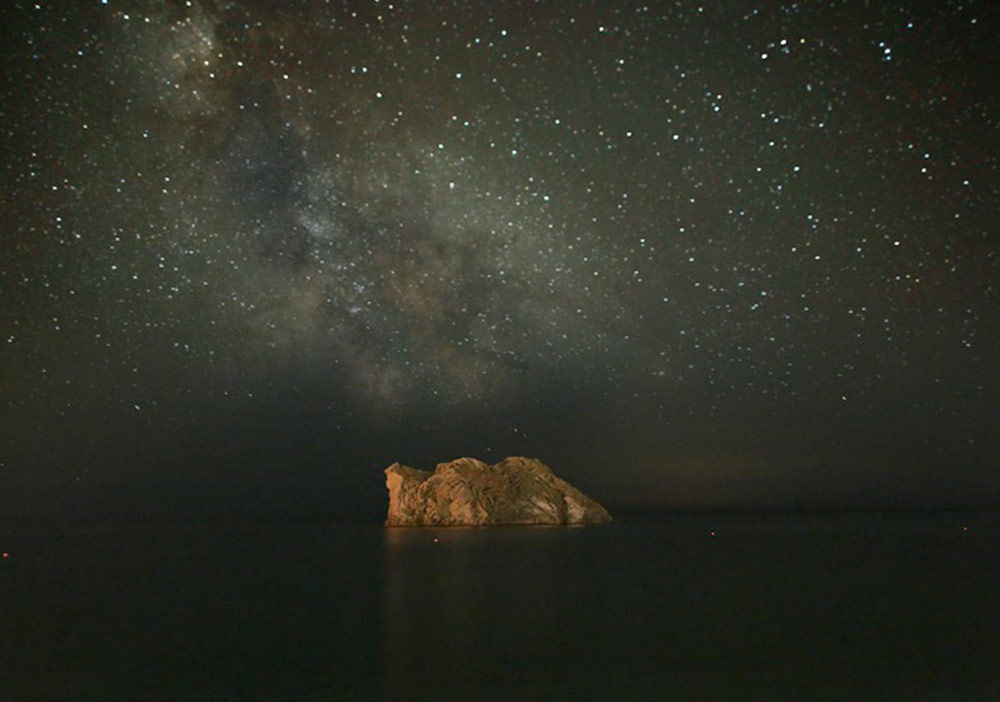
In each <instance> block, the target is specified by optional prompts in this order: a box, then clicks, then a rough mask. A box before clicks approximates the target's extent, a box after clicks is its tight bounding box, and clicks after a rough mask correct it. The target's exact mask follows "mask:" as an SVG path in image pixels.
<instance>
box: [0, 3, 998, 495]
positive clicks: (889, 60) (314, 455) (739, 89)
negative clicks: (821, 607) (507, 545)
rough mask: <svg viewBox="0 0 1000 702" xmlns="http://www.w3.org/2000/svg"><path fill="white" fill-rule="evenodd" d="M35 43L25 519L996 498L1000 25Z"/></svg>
mask: <svg viewBox="0 0 1000 702" xmlns="http://www.w3.org/2000/svg"><path fill="white" fill-rule="evenodd" d="M865 5H868V6H867V7H866V6H865ZM0 12H2V23H0V24H2V26H3V30H2V32H3V33H2V41H0V47H2V48H0V51H2V57H3V58H2V60H3V76H4V77H3V83H2V96H0V97H2V102H0V105H2V123H3V132H2V137H0V138H2V150H3V151H2V153H3V181H2V182H3V193H2V195H3V197H2V200H0V213H2V221H3V229H2V254H0V255H2V269H0V296H2V300H3V306H2V311H3V314H2V316H0V334H2V336H0V339H2V341H3V348H2V350H0V353H2V358H3V361H2V364H3V365H2V373H3V375H2V388H3V399H2V411H3V421H2V423H3V429H2V430H0V431H2V434H0V438H2V441H3V446H4V448H3V449H2V451H3V455H0V459H2V462H3V464H2V470H3V471H4V472H5V473H6V475H7V476H8V479H7V481H6V482H7V483H8V485H9V489H8V490H7V491H6V492H7V493H8V494H7V496H5V497H4V498H3V499H4V500H5V502H4V504H5V505H7V506H6V509H7V510H8V511H11V512H13V513H16V514H17V513H20V514H36V513H38V514H43V513H61V512H66V511H69V512H74V513H76V512H86V513H91V512H95V513H101V512H105V511H113V510H119V511H128V510H129V509H132V510H134V511H142V510H147V509H150V508H151V505H153V504H154V503H155V504H160V505H161V507H162V509H163V510H165V511H170V510H183V509H185V508H188V509H196V510H209V511H211V510H213V509H223V508H228V507H230V506H231V507H232V508H233V509H244V508H249V507H248V506H250V505H253V506H254V508H255V509H259V510H260V511H263V512H267V511H274V510H283V511H289V510H290V511H322V510H324V509H327V508H329V509H331V510H333V511H336V510H337V509H350V508H357V509H367V505H369V504H373V503H374V502H375V501H377V498H376V496H377V493H378V490H380V489H381V488H380V483H379V477H378V476H379V474H378V470H377V469H378V468H379V467H380V466H382V465H386V464H388V463H390V462H392V461H395V460H404V461H407V462H410V463H416V464H418V465H421V464H423V466H424V467H427V465H426V464H427V463H428V462H431V461H434V460H445V459H450V458H453V457H455V456H458V455H463V454H471V455H477V456H479V457H480V458H483V459H486V460H490V459H495V458H500V457H503V456H504V455H507V454H526V455H535V456H538V457H540V458H542V459H544V460H546V461H548V462H549V463H550V464H552V465H553V466H554V467H556V468H557V469H558V470H559V472H560V473H561V474H565V475H566V476H567V477H568V478H570V479H573V480H575V481H577V482H579V483H580V484H581V485H582V486H583V487H585V488H588V489H589V491H590V492H592V493H594V494H595V495H597V496H599V497H601V498H603V499H605V500H606V501H609V502H612V503H614V502H615V501H618V502H620V503H622V504H647V503H648V504H677V505H687V504H728V503H733V502H738V503H743V502H748V503H752V504H799V503H802V504H815V503H826V502H837V503H841V502H843V503H867V502H876V503H885V502H890V503H897V502H902V503H908V502H912V501H916V502H935V503H942V504H945V503H947V504H951V503H962V502H969V501H977V500H987V501H988V500H993V499H996V498H997V497H1000V482H998V480H997V478H996V475H995V473H996V464H997V459H998V457H1000V444H998V440H997V438H996V437H995V432H994V431H993V427H994V426H996V425H997V422H998V420H1000V412H998V409H997V407H998V399H1000V392H998V390H1000V381H998V380H997V373H996V371H995V364H996V361H997V360H998V358H1000V355H998V350H1000V344H998V342H1000V333H998V319H1000V317H998V314H997V312H998V310H997V297H998V296H997V281H998V280H1000V265H998V256H997V249H998V242H997V234H996V224H995V221H994V219H995V213H996V212H997V210H998V205H1000V197H998V185H1000V183H998V173H1000V155H998V154H1000V152H998V150H997V146H998V142H1000V140H998V139H997V130H998V103H997V98H996V90H995V76H996V75H997V69H998V68H1000V67H998V65H997V63H998V62H997V58H996V57H995V55H994V53H993V52H992V51H991V50H990V49H989V48H988V44H989V42H990V40H991V38H992V37H994V36H995V35H996V32H997V29H998V27H997V22H996V20H997V13H996V11H995V9H993V8H991V7H990V6H989V4H988V3H983V2H980V3H977V2H966V3H953V2H942V3H934V4H932V5H931V6H929V7H922V6H921V7H915V6H913V7H911V6H910V5H907V4H899V3H890V4H885V3H866V4H862V3H847V4H846V5H841V4H840V3H793V4H772V5H767V6H759V7H758V6H756V5H753V4H741V3H704V4H702V5H699V4H697V3H679V4H670V5H666V4H658V3H650V4H646V5H643V4H634V3H604V2H598V3H583V4H577V3H551V4H544V3H528V2H523V3H436V2H429V3H387V2H368V3H361V2H357V3H352V2H344V3H334V4H326V3H320V2H292V3H265V2H243V1H236V2H194V1H192V2H186V3H185V2H176V3H175V2H158V3H125V2H115V1H114V0H109V1H108V2H63V3H59V2H39V3H30V2H29V3H13V4H11V5H10V6H5V9H3V10H2V11H0ZM191 505H196V506H195V507H191ZM359 505H362V506H361V507H359Z"/></svg>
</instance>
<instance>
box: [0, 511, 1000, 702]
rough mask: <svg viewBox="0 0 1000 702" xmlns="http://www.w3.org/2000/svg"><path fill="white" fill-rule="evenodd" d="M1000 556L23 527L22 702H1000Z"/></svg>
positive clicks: (982, 525)
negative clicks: (563, 701) (664, 701)
mask: <svg viewBox="0 0 1000 702" xmlns="http://www.w3.org/2000/svg"><path fill="white" fill-rule="evenodd" d="M965 526H967V527H968V530H965V529H964V528H963V527H965ZM713 531H714V532H715V534H716V535H715V536H714V537H713V536H711V532H713ZM435 539H437V541H435ZM998 547H1000V517H998V515H996V514H983V513H979V514H970V515H956V514H948V515H936V516H928V515H913V514H910V515H871V514H866V515H811V516H809V515H774V514H770V515H768V514H761V515H748V514H742V515H728V516H727V515H714V516H713V515H699V516H666V517H661V518H654V519H649V520H645V521H635V522H624V523H622V522H620V523H617V524H615V525H612V526H610V527H598V528H575V529H560V528H544V527H536V528H502V529H492V530H475V529H421V530H384V529H382V528H381V527H380V526H376V525H373V524H358V525H342V524H339V525H296V526H269V527H247V526H240V527H237V526H197V527H196V526H176V525H175V526H155V527H154V526H144V527H121V526H119V527H98V528H93V527H91V528H81V527H63V528H54V527H45V528H42V527H24V528H14V527H5V528H0V550H2V551H7V552H9V554H10V556H9V557H8V558H6V559H3V560H2V561H0V699H3V700H115V699H123V700H255V699H261V700H340V699H343V700H366V699H372V700H380V699H385V700H407V699H412V700H420V699H441V700H487V699H495V700H518V699H526V700H531V699H543V698H547V699H570V698H575V699H584V700H587V699H593V700H662V699H667V698H672V699H720V700H721V699H768V700H774V699H789V700H797V699H843V700H857V699H872V700H881V699H941V700H963V699H968V700H979V699H1000V550H998Z"/></svg>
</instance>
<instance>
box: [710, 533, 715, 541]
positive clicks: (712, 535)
mask: <svg viewBox="0 0 1000 702" xmlns="http://www.w3.org/2000/svg"><path fill="white" fill-rule="evenodd" d="M709 535H710V536H711V537H712V538H713V539H714V538H715V532H714V531H712V532H709Z"/></svg>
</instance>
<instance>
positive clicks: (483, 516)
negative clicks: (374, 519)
mask: <svg viewBox="0 0 1000 702" xmlns="http://www.w3.org/2000/svg"><path fill="white" fill-rule="evenodd" d="M385 485H386V487H387V488H388V489H389V516H388V518H387V519H386V520H385V523H386V526H486V525H491V524H605V523H608V522H610V521H611V515H610V514H608V511H607V510H606V509H604V508H603V507H602V506H601V505H599V504H598V503H597V502H595V501H594V500H592V499H590V498H589V497H587V496H586V495H584V494H583V493H582V492H580V491H579V490H577V489H576V488H575V487H573V486H572V485H570V484H569V483H567V482H566V481H565V480H561V479H559V478H557V477H556V476H555V475H554V474H553V473H552V471H551V470H550V469H549V467H548V466H547V465H545V464H544V463H542V462H541V461H539V460H536V459H534V458H520V457H512V458H506V459H504V460H503V461H501V462H500V463H497V464H496V465H492V466H490V465H486V464H485V463H483V462H482V461H477V460H476V459H475V458H459V459H456V460H454V461H451V462H450V463H439V464H438V466H437V469H436V470H435V471H434V472H433V473H431V472H430V471H426V470H417V469H416V468H410V467H409V466H404V465H402V464H401V463H393V464H392V465H391V466H389V467H388V468H386V469H385Z"/></svg>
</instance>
